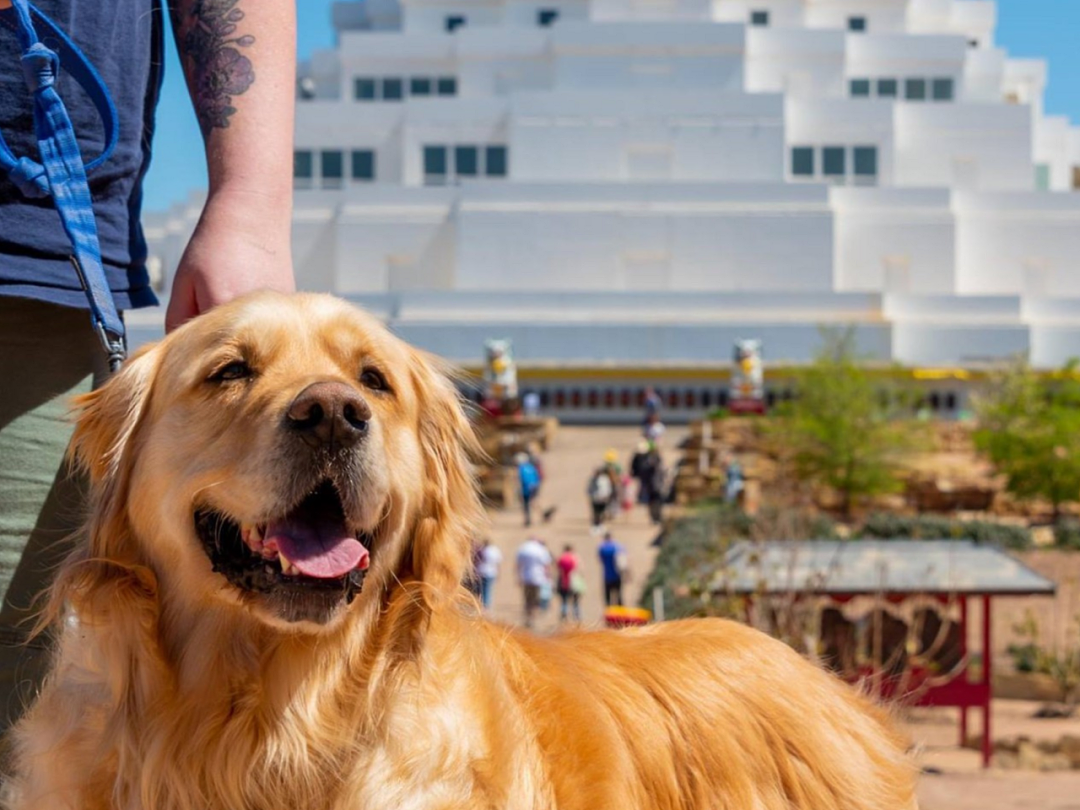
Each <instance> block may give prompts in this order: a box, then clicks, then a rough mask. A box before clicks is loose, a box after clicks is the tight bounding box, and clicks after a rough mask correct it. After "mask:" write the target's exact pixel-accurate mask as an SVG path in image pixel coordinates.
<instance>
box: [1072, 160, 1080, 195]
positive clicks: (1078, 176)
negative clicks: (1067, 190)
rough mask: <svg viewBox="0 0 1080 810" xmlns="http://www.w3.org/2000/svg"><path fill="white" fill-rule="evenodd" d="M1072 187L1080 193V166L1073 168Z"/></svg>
mask: <svg viewBox="0 0 1080 810" xmlns="http://www.w3.org/2000/svg"><path fill="white" fill-rule="evenodd" d="M1072 187H1073V191H1080V166H1073V167H1072Z"/></svg>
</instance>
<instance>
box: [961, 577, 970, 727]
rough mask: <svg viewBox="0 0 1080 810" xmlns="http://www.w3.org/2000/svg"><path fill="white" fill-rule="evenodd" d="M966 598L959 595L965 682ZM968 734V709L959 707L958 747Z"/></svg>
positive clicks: (966, 670)
mask: <svg viewBox="0 0 1080 810" xmlns="http://www.w3.org/2000/svg"><path fill="white" fill-rule="evenodd" d="M967 634H968V599H967V596H965V595H961V596H960V660H961V661H963V662H964V672H963V674H962V675H961V679H962V680H963V681H964V682H965V683H967V681H968V672H969V671H970V670H969V666H970V662H969V661H967V653H968V643H967V641H968V640H967ZM967 736H968V711H967V706H961V707H960V747H961V748H963V747H964V744H965V743H966V742H967Z"/></svg>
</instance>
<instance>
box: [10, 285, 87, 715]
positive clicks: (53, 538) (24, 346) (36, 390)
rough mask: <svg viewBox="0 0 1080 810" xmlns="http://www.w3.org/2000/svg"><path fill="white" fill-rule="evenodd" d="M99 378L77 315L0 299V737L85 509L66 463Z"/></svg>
mask: <svg viewBox="0 0 1080 810" xmlns="http://www.w3.org/2000/svg"><path fill="white" fill-rule="evenodd" d="M107 373H108V366H107V363H106V360H105V354H104V351H103V350H102V349H101V346H100V344H99V343H98V341H97V338H96V337H95V335H94V333H93V330H92V329H91V328H90V316H89V315H88V314H87V313H86V311H85V310H80V309H71V308H68V307H61V306H56V305H54V304H46V303H43V302H40V301H32V300H29V299H25V298H15V297H12V296H4V295H0V594H2V595H3V602H2V603H0V732H2V731H3V730H5V729H6V728H7V727H8V726H9V725H11V724H12V723H13V722H14V721H15V720H17V719H18V717H19V716H20V715H21V714H22V712H23V710H24V709H25V707H26V706H27V705H28V703H29V702H30V701H31V700H32V699H33V697H34V695H35V694H36V692H37V688H38V686H39V684H40V682H41V678H42V676H43V674H44V672H43V670H44V668H45V666H46V665H47V654H46V642H45V640H44V639H37V640H35V641H29V640H28V638H27V632H28V630H29V629H30V627H31V626H32V625H33V623H34V618H35V614H34V611H35V608H36V607H40V604H41V603H40V602H36V601H35V600H36V598H37V596H38V594H40V593H41V592H42V591H43V590H44V589H45V588H46V587H47V586H48V583H49V579H50V576H51V572H52V571H53V570H54V569H55V567H56V565H57V564H58V563H59V562H60V560H62V559H63V557H64V555H65V554H66V552H67V550H68V549H69V548H70V544H71V536H72V534H73V533H74V532H75V531H76V530H77V529H78V526H79V523H80V520H81V516H82V513H83V509H84V494H85V482H84V481H83V480H82V479H81V476H79V475H76V474H74V473H73V472H72V471H71V470H70V469H69V468H68V467H67V465H66V463H65V452H66V450H67V445H68V441H69V440H70V438H71V433H72V427H73V426H72V424H71V421H70V419H69V418H68V412H69V409H70V402H71V398H72V397H73V396H74V395H76V394H79V393H84V392H86V391H89V390H91V386H92V385H94V384H96V383H99V382H100V381H102V380H104V379H105V376H106V374H107Z"/></svg>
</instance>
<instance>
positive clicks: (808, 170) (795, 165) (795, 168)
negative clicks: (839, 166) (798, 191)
mask: <svg viewBox="0 0 1080 810" xmlns="http://www.w3.org/2000/svg"><path fill="white" fill-rule="evenodd" d="M791 174H792V176H793V177H813V176H814V147H812V146H794V147H792V148H791Z"/></svg>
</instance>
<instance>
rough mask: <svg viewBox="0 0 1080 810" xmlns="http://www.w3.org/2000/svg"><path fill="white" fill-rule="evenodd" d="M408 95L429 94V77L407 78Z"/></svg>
mask: <svg viewBox="0 0 1080 810" xmlns="http://www.w3.org/2000/svg"><path fill="white" fill-rule="evenodd" d="M409 95H410V96H430V95H431V79H429V78H427V77H426V76H413V77H412V78H411V79H409Z"/></svg>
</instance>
